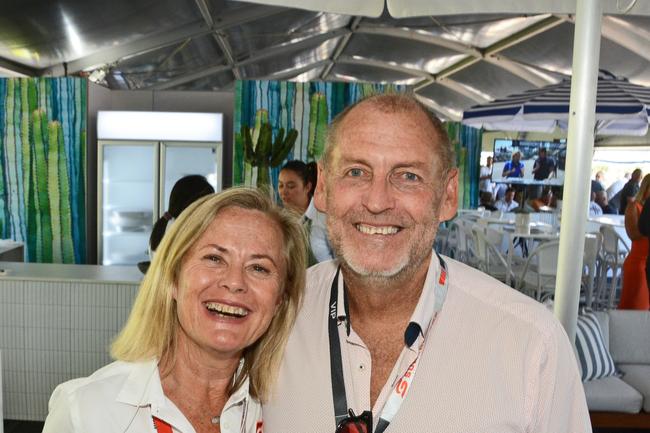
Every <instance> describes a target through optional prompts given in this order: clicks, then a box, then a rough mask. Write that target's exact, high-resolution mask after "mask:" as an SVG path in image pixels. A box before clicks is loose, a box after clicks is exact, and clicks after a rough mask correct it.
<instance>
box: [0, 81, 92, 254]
mask: <svg viewBox="0 0 650 433" xmlns="http://www.w3.org/2000/svg"><path fill="white" fill-rule="evenodd" d="M86 95H87V83H86V81H85V80H83V79H80V78H15V79H14V78H5V79H2V78H0V237H1V238H3V239H6V238H10V239H14V240H16V241H21V242H24V244H25V255H26V257H25V259H26V260H27V261H30V262H42V263H84V262H85V260H86V252H85V245H86V239H85V224H86V212H85V195H86V193H85V185H86V112H87V110H86V105H87V104H86Z"/></svg>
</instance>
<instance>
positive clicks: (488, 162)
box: [487, 156, 492, 167]
mask: <svg viewBox="0 0 650 433" xmlns="http://www.w3.org/2000/svg"><path fill="white" fill-rule="evenodd" d="M487 166H488V167H490V166H492V157H491V156H488V157H487Z"/></svg>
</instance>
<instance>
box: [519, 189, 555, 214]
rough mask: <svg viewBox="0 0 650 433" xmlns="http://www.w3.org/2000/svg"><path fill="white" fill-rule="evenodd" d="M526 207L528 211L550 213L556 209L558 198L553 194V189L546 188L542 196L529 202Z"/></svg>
mask: <svg viewBox="0 0 650 433" xmlns="http://www.w3.org/2000/svg"><path fill="white" fill-rule="evenodd" d="M526 205H527V207H528V209H527V210H529V211H532V212H550V211H552V210H553V209H554V208H555V207H556V205H557V198H556V197H555V195H554V194H553V189H552V188H551V187H550V186H546V187H545V188H544V191H542V195H541V196H539V197H537V198H533V199H529V200H527V202H526Z"/></svg>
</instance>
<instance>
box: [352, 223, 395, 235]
mask: <svg viewBox="0 0 650 433" xmlns="http://www.w3.org/2000/svg"><path fill="white" fill-rule="evenodd" d="M357 230H359V231H360V232H361V233H365V234H367V235H394V234H395V233H397V232H398V231H399V229H398V228H397V227H393V226H384V227H375V226H367V225H364V224H357Z"/></svg>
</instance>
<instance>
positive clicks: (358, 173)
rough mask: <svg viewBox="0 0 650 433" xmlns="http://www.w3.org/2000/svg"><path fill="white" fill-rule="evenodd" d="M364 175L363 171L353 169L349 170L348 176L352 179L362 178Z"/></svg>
mask: <svg viewBox="0 0 650 433" xmlns="http://www.w3.org/2000/svg"><path fill="white" fill-rule="evenodd" d="M362 175H363V170H361V169H360V168H352V169H350V170H348V176H351V177H361V176H362Z"/></svg>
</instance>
